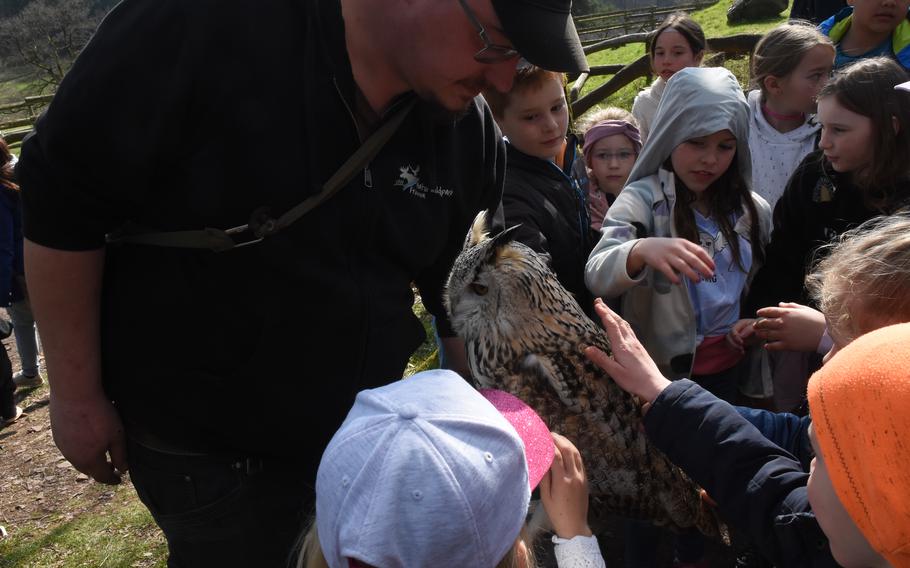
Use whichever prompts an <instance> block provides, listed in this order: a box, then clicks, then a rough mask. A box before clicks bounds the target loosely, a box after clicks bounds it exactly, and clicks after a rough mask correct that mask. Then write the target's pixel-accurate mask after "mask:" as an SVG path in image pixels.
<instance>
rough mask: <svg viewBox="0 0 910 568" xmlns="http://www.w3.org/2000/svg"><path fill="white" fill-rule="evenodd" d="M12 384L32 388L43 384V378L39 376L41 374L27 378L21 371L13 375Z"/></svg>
mask: <svg viewBox="0 0 910 568" xmlns="http://www.w3.org/2000/svg"><path fill="white" fill-rule="evenodd" d="M13 382H14V383H16V386H17V387H22V388H34V387H40V386H41V385H43V384H44V377H42V376H41V373H38V374H37V375H31V376H29V375H26V374H24V373H23V372H22V371H18V372H17V373H16V374H14V375H13Z"/></svg>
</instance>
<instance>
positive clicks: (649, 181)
mask: <svg viewBox="0 0 910 568" xmlns="http://www.w3.org/2000/svg"><path fill="white" fill-rule="evenodd" d="M721 130H729V131H730V132H732V133H733V135H734V136H735V137H736V140H737V153H736V154H737V157H736V159H737V160H738V164H739V171H740V172H741V173H742V176H743V179H744V180H745V181H746V183H747V184H748V185H749V186H750V187H751V177H752V176H751V172H752V160H751V156H750V154H749V148H748V140H749V105H748V104H747V103H746V99H745V97H744V96H743V92H742V89H741V88H740V86H739V83H738V82H737V80H736V78H735V77H734V76H733V74H732V73H730V72H729V71H727V70H726V69H723V68H698V67H690V68H686V69H682V70H681V71H679V72H677V73H676V74H675V75H673V77H672V78H671V79H670V81H669V82H668V84H667V89H666V91H665V92H664V95H663V98H662V99H661V102H660V107H659V108H658V110H657V116H656V117H655V119H654V124H653V126H652V130H651V136H650V137H649V138H648V142H647V143H646V144H645V147H644V149H643V151H642V153H641V155H640V156H639V158H638V161H637V162H636V163H635V166H634V167H633V168H632V172H631V174H630V175H629V182H628V184H627V185H626V187H625V188H624V189H623V190H622V192H621V193H620V194H619V197H617V199H616V202H615V203H613V205H612V206H611V207H610V210H609V211H608V212H607V217H606V219H604V224H603V229H601V238H600V241H599V242H598V243H597V245H596V246H595V247H594V250H593V251H592V252H591V255H590V257H589V258H588V262H587V265H586V267H585V284H586V285H587V286H588V288H589V289H590V290H591V292H592V293H593V294H594V295H595V296H603V297H606V298H615V297H617V296H620V295H622V315H623V317H624V318H625V319H626V320H627V321H628V322H629V323H630V324H631V325H632V328H633V329H634V330H635V333H636V335H637V336H638V338H639V339H640V340H641V342H642V344H643V345H644V346H645V348H646V349H647V350H648V353H649V354H650V355H651V357H652V358H654V360H655V362H656V363H657V365H658V367H660V369H661V371H662V372H663V373H664V374H665V376H667V377H668V378H671V379H672V378H679V377H684V376H689V374H690V371H691V366H692V361H693V359H694V354H695V348H696V324H695V315H694V312H693V309H692V303H691V300H690V299H689V294H688V291H687V290H686V287H685V286H682V285H674V284H672V283H671V282H670V281H669V280H668V279H667V278H666V277H665V276H664V275H663V274H662V273H660V272H659V271H656V270H654V269H652V268H651V267H646V268H645V269H644V270H642V271H641V273H640V274H638V275H637V276H636V277H635V278H632V277H630V276H629V274H628V272H627V271H626V260H627V259H628V256H629V252H630V251H631V250H632V247H633V246H635V244H636V243H637V242H638V240H639V239H642V238H645V237H678V235H677V233H676V228H675V227H674V226H673V208H674V207H675V205H676V183H675V176H674V175H673V173H672V172H669V171H667V170H665V169H663V168H662V167H661V166H662V164H663V163H664V162H665V161H666V159H667V158H668V157H669V156H670V154H671V153H672V152H673V150H674V149H675V148H676V147H677V146H678V145H680V144H681V143H683V142H685V141H686V140H690V139H692V138H699V137H702V136H709V135H711V134H714V133H715V132H719V131H721ZM752 198H753V200H754V201H755V206H756V210H757V211H758V217H759V219H758V223H759V224H760V234H761V241H762V242H761V243H760V246H762V247H763V246H764V245H765V244H766V243H767V241H768V237H769V235H770V230H771V209H770V207H769V206H768V203H767V202H766V201H765V200H764V199H762V198H761V197H760V196H758V195H757V194H755V193H752ZM744 211H745V212H746V213H745V214H744V215H742V216H741V217H740V218H739V220H738V221H737V223H736V225H735V227H734V230H735V231H736V232H737V233H738V234H739V235H741V236H743V237H745V238H746V239H750V238H751V235H750V228H751V226H752V219H751V218H750V215H749V214H748V209H745V208H744ZM758 264H759V263H758V262H757V261H754V262H753V264H752V268H751V270H750V273H749V278H748V281H751V278H752V276H753V275H754V274H755V272H756V270H757V269H758ZM743 292H744V293H745V290H744V291H743Z"/></svg>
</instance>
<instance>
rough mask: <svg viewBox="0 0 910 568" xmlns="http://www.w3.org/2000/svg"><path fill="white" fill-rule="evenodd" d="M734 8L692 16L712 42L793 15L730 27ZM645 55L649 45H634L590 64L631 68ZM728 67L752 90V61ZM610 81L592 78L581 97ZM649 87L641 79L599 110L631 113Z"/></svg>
mask: <svg viewBox="0 0 910 568" xmlns="http://www.w3.org/2000/svg"><path fill="white" fill-rule="evenodd" d="M730 4H731V2H730V0H720V2H718V3H717V4H714V5H713V6H709V7H707V8H704V9H702V10H697V11H695V12H692V13H691V14H690V15H691V16H692V18H693V19H694V20H695V21H696V22H698V24H699V25H700V26H701V27H702V29H703V30H704V31H705V36H706V37H707V38H709V39H710V38H712V37H726V36H732V35H736V34H749V33H758V34H763V33H765V32H767V31H768V30H770V29H771V28H773V27H774V26H777V25H778V24H782V23H784V22H786V21H787V16H788V15H789V14H790V5H788V6H787V9H786V10H784V11H783V12H781V15H780V16H779V17H777V18H773V19H769V20H764V21H761V22H753V23H748V24H736V25H729V24H727V9H728V8H729V7H730ZM791 5H792V2H791ZM644 53H645V45H644V44H643V43H634V44H629V45H625V46H622V47H619V48H616V49H607V50H604V51H599V52H597V53H592V54H590V55H588V63H589V64H590V65H592V66H594V65H611V64H627V63H631V62H633V61H635V60H636V59H638V58H639V57H641V56H642V55H644ZM709 55H710V54H709ZM724 66H725V67H727V68H728V69H730V71H732V72H733V73H734V74H735V75H736V76H737V78H738V79H739V82H740V84H741V85H742V86H743V88H744V89H747V88H748V87H749V80H750V79H749V66H748V58H742V59H732V60H728V61H726V62H725V64H724ZM609 77H610V76H599V77H591V78H590V79H589V80H588V81H587V82H586V83H585V86H584V89H582V92H581V96H584V95H586V94H587V93H589V92H591V91H592V90H594V89H595V88H597V87H598V86H600V85H601V84H603V83H604V82H605V81H606V80H607V79H609ZM649 83H650V79H649V78H641V79H637V80H635V81H633V82H632V83H631V84H630V85H628V86H627V87H625V88H623V89H621V90H620V91H618V92H617V93H615V94H613V95H611V96H610V97H609V98H607V99H606V100H605V101H604V102H603V103H601V104H600V105H598V107H601V106H607V105H611V106H618V107H621V108H625V109H627V110H631V109H632V100H633V99H634V98H635V94H636V93H638V91H640V90H641V89H643V88H645V87H647V86H648V84H649ZM598 107H595V109H596V108H598ZM592 110H594V109H592ZM589 112H591V111H589Z"/></svg>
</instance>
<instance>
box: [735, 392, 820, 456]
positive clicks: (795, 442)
mask: <svg viewBox="0 0 910 568" xmlns="http://www.w3.org/2000/svg"><path fill="white" fill-rule="evenodd" d="M735 408H736V411H737V412H739V414H740V416H742V417H743V418H745V419H746V420H748V421H749V423H750V424H752V425H753V426H755V427H756V428H758V431H759V432H761V433H762V435H763V436H764V437H765V438H768V439H769V440H771V441H772V442H773V443H774V444H776V445H778V446H780V447H781V448H783V449H785V450H787V451H788V452H790V453H791V454H793V455H794V456H795V457H796V459H798V460H799V463H800V465H802V467H803V469H804V470H806V471H809V463H810V462H811V461H812V458H814V457H815V452H814V451H813V450H812V444H811V443H810V442H809V424H811V423H812V420H811V419H810V418H809V417H808V416H797V415H795V414H790V413H789V412H769V411H767V410H759V409H757V408H747V407H745V406H736V407H735Z"/></svg>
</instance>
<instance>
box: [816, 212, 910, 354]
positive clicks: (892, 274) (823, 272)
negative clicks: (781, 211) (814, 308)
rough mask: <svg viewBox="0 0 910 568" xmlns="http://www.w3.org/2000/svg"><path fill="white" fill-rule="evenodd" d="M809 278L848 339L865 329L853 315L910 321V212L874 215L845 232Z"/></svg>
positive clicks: (823, 306)
mask: <svg viewBox="0 0 910 568" xmlns="http://www.w3.org/2000/svg"><path fill="white" fill-rule="evenodd" d="M817 255H818V256H821V255H825V256H823V257H822V259H821V260H820V261H819V262H818V263H817V264H816V265H815V269H814V270H813V271H812V273H811V274H809V276H807V277H806V287H807V288H808V290H809V293H810V295H811V296H812V298H813V299H814V300H815V301H816V303H817V305H818V308H819V310H821V311H822V312H823V313H824V314H825V317H826V318H827V319H828V325H829V326H830V327H831V329H833V330H836V331H837V332H838V334H839V335H840V336H841V337H844V338H845V339H847V340H852V339H855V336H856V335H857V334H860V333H862V332H863V331H869V330H860V329H857V328H856V322H855V321H854V319H855V318H851V314H854V315H857V314H860V313H862V314H863V316H866V317H871V318H874V319H875V320H876V321H879V322H881V323H882V324H883V325H885V324H889V323H903V322H910V211H907V210H904V211H902V212H901V213H898V214H895V215H888V216H883V217H876V218H874V219H871V220H869V221H866V222H865V223H863V224H862V225H860V226H859V227H857V228H856V229H853V230H851V231H847V232H845V233H844V234H843V235H841V236H840V238H839V239H838V241H837V242H836V243H834V244H832V245H828V246H826V247H822V248H821V249H819V253H817Z"/></svg>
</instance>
